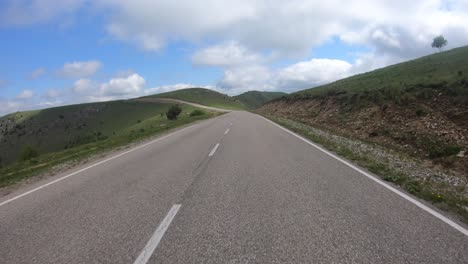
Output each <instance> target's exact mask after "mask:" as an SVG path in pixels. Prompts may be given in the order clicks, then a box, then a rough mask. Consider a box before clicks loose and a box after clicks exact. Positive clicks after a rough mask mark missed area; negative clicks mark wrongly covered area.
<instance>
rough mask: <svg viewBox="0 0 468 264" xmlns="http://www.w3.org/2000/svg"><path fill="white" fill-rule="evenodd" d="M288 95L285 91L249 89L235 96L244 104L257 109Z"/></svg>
mask: <svg viewBox="0 0 468 264" xmlns="http://www.w3.org/2000/svg"><path fill="white" fill-rule="evenodd" d="M284 95H287V93H283V92H261V91H249V92H245V93H243V94H240V95H238V96H234V98H236V99H238V100H239V101H240V102H241V103H242V104H244V105H245V106H247V108H249V109H257V108H259V107H260V106H262V105H263V104H265V103H266V102H268V101H271V100H273V99H276V98H278V97H281V96H284Z"/></svg>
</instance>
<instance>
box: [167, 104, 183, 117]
mask: <svg viewBox="0 0 468 264" xmlns="http://www.w3.org/2000/svg"><path fill="white" fill-rule="evenodd" d="M181 112H182V108H180V106H179V105H172V106H171V107H170V108H169V110H167V112H166V117H167V119H169V120H176V119H177V117H178V116H179V115H180V113H181Z"/></svg>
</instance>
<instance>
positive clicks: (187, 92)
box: [145, 88, 246, 110]
mask: <svg viewBox="0 0 468 264" xmlns="http://www.w3.org/2000/svg"><path fill="white" fill-rule="evenodd" d="M145 97H150V98H151V97H153V98H172V99H178V100H182V101H187V102H192V103H197V104H201V105H205V106H210V107H216V108H223V109H230V110H243V109H246V106H244V105H243V104H242V103H241V102H240V101H239V100H237V99H236V98H233V97H230V96H229V95H226V94H222V93H219V92H216V91H213V90H209V89H204V88H189V89H182V90H177V91H172V92H167V93H160V94H155V95H150V96H145Z"/></svg>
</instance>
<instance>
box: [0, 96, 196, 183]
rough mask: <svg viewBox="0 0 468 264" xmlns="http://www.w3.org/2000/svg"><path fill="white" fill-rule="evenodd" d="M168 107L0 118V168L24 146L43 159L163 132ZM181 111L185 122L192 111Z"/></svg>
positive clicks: (120, 104) (91, 107) (64, 110)
mask: <svg viewBox="0 0 468 264" xmlns="http://www.w3.org/2000/svg"><path fill="white" fill-rule="evenodd" d="M168 107H169V105H168V104H162V103H147V102H137V101H110V102H101V103H89V104H78V105H68V106H62V107H54V108H48V109H43V110H36V111H25V112H18V113H13V114H9V115H6V116H4V117H1V118H0V167H1V166H2V165H8V164H11V163H12V162H15V161H18V160H19V159H20V154H21V152H22V151H23V150H24V149H25V148H26V147H27V146H31V147H32V148H34V149H35V150H36V151H37V152H38V153H39V154H40V155H43V154H47V153H51V152H57V151H63V150H66V149H72V148H74V147H77V146H81V145H85V144H88V143H93V142H101V141H105V140H107V139H113V138H119V137H134V136H136V135H140V134H144V133H150V132H152V131H153V132H154V131H156V130H158V129H163V128H165V127H164V126H166V125H168V124H169V122H168V121H167V120H166V117H165V115H164V113H165V111H167V109H168ZM181 107H182V109H183V113H182V115H181V117H182V118H186V117H187V118H188V112H189V111H191V110H193V109H194V107H191V106H188V105H181ZM171 124H172V123H171ZM0 178H1V177H0Z"/></svg>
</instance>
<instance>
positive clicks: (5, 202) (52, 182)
mask: <svg viewBox="0 0 468 264" xmlns="http://www.w3.org/2000/svg"><path fill="white" fill-rule="evenodd" d="M191 127H193V126H189V127H186V128H183V129H181V130H177V131H175V132H173V133H170V134H168V135H165V136H162V137H160V138H157V139H155V140H153V141H150V142H148V143H145V144H143V145H140V146H137V147H135V148H133V149H130V150H127V151H125V152H122V153H120V154H118V155H115V156H113V157H110V158H108V159H105V160H103V161H100V162H98V163H95V164H93V165H91V166H88V167H86V168H83V169H81V170H78V171H75V172H73V173H70V174H68V175H66V176H63V177H61V178H58V179H56V180H53V181H51V182H48V183H46V184H44V185H41V186H39V187H37V188H34V189H32V190H29V191H27V192H25V193H22V194H20V195H17V196H15V197H13V198H10V199H8V200H5V201H3V202H1V203H0V207H1V206H4V205H6V204H8V203H11V202H13V201H14V200H16V199H19V198H21V197H24V196H26V195H28V194H31V193H33V192H35V191H38V190H40V189H43V188H45V187H47V186H49V185H52V184H54V183H57V182H59V181H62V180H65V179H66V178H69V177H71V176H73V175H76V174H78V173H80V172H83V171H85V170H89V169H91V168H93V167H96V166H98V165H101V164H103V163H106V162H108V161H110V160H113V159H115V158H118V157H120V156H123V155H125V154H128V153H130V152H133V151H135V150H138V149H141V148H143V147H146V146H148V145H151V144H153V143H156V142H158V141H161V140H163V139H165V138H168V137H170V136H173V135H175V134H178V133H181V132H182V131H184V130H187V129H189V128H191Z"/></svg>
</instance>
